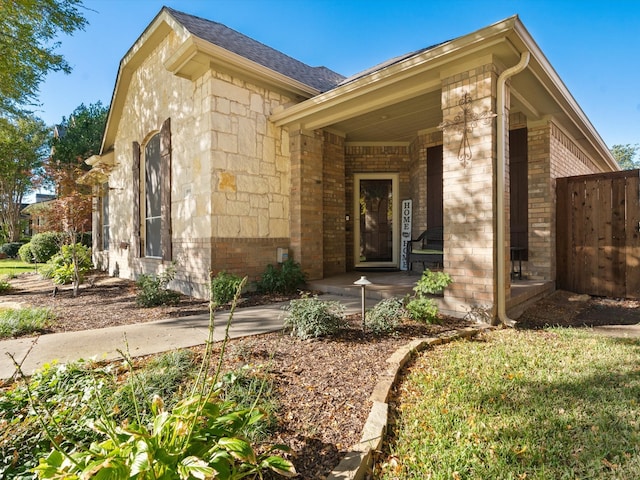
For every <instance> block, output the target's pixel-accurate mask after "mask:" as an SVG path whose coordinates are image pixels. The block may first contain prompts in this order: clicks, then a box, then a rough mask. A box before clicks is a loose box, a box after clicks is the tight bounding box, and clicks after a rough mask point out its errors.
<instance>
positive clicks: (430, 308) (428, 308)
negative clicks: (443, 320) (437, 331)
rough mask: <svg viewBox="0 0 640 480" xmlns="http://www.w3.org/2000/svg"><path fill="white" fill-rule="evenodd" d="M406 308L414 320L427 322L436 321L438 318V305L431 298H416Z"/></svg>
mask: <svg viewBox="0 0 640 480" xmlns="http://www.w3.org/2000/svg"><path fill="white" fill-rule="evenodd" d="M405 308H406V309H407V312H409V317H410V318H412V319H413V320H416V321H419V322H426V323H435V322H437V320H438V306H437V305H436V302H434V301H433V299H431V298H424V297H417V298H414V299H413V300H411V301H409V302H408V303H407V305H406V307H405Z"/></svg>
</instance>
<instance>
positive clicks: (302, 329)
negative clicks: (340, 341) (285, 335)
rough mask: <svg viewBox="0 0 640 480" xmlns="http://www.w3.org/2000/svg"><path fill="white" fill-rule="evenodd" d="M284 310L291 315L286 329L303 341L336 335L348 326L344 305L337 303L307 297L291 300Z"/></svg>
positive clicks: (285, 324)
mask: <svg viewBox="0 0 640 480" xmlns="http://www.w3.org/2000/svg"><path fill="white" fill-rule="evenodd" d="M284 310H286V311H287V312H288V313H289V315H288V316H287V318H286V320H285V322H284V327H285V328H291V335H293V336H296V337H300V338H303V339H307V338H317V337H325V336H328V335H335V334H336V333H337V332H339V331H340V330H341V329H342V328H344V326H345V325H346V321H345V313H344V311H345V308H344V305H342V304H341V303H340V302H337V301H322V300H319V299H318V297H308V296H305V297H303V298H301V299H298V300H291V301H290V302H289V305H287V306H285V307H284Z"/></svg>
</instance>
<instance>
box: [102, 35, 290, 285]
mask: <svg viewBox="0 0 640 480" xmlns="http://www.w3.org/2000/svg"><path fill="white" fill-rule="evenodd" d="M178 44H179V39H178V38H177V37H176V35H175V33H173V32H172V33H170V34H169V36H168V37H167V38H166V39H165V40H163V41H162V42H161V43H160V45H159V46H158V47H157V48H156V49H155V50H154V51H153V52H151V53H150V54H149V56H148V57H147V58H145V59H144V60H143V62H142V63H141V64H140V66H138V67H137V69H136V71H135V72H134V73H133V75H132V78H131V82H130V85H129V87H128V89H127V90H126V92H125V91H124V90H122V91H121V92H120V94H125V93H126V98H125V106H124V109H123V114H122V116H121V118H120V119H119V124H118V131H117V134H116V141H115V146H114V150H115V161H116V164H117V165H118V166H117V168H116V169H115V170H114V172H113V173H112V175H111V177H110V180H109V186H110V187H111V189H112V190H111V196H110V207H111V216H110V220H111V227H110V228H111V239H112V241H111V245H110V250H109V265H108V269H109V272H110V273H112V274H113V273H117V274H118V275H120V276H122V277H125V278H136V277H137V276H138V275H139V274H141V273H156V272H158V271H161V270H162V269H163V268H166V266H167V265H166V264H163V262H162V261H161V260H159V259H151V258H134V255H133V252H134V250H135V249H133V248H131V247H132V246H133V245H135V242H137V239H136V238H133V221H135V220H133V219H132V213H133V211H132V205H133V198H134V195H138V192H134V191H133V179H132V174H131V173H132V157H133V154H132V142H134V141H137V142H139V143H140V144H141V146H142V148H144V142H145V141H146V140H147V139H148V138H150V137H151V136H152V135H153V134H154V133H156V132H157V131H158V130H159V128H160V126H161V125H162V122H163V121H164V120H165V119H166V118H171V143H172V158H171V161H172V172H171V174H172V185H171V212H172V244H173V260H174V261H175V262H176V267H177V278H176V282H175V285H172V287H173V288H177V289H179V290H181V291H183V292H185V293H190V294H195V295H198V296H206V295H207V294H208V287H207V285H208V279H209V272H210V271H213V272H218V271H220V270H227V271H231V272H234V273H237V274H240V275H249V276H250V277H251V279H255V278H257V276H258V275H259V274H260V273H261V272H262V271H264V268H265V267H266V265H267V264H268V263H275V261H276V248H277V247H288V246H289V244H288V242H289V241H288V239H289V235H290V232H289V216H290V197H289V192H290V183H291V171H290V163H289V156H290V154H289V137H288V134H287V133H286V132H285V131H284V130H283V129H279V128H276V127H275V126H273V125H272V124H271V123H270V122H269V120H268V116H269V114H270V112H271V111H272V110H273V109H274V108H275V107H277V106H279V105H281V104H285V103H288V102H290V101H291V99H290V98H288V97H286V96H285V95H282V94H280V93H276V92H273V91H269V90H266V89H265V88H263V87H260V86H257V85H254V84H252V83H250V82H247V81H245V80H243V79H242V78H240V77H237V76H230V75H228V74H225V73H222V72H219V71H214V70H210V71H209V72H207V73H205V74H204V75H202V76H201V77H200V78H198V79H197V80H195V81H191V80H187V79H183V78H179V77H176V76H174V75H172V74H171V73H169V72H168V71H167V70H166V69H165V68H164V66H163V63H164V61H165V59H166V58H168V56H169V55H171V54H172V53H173V50H174V48H175V47H176V46H177V45H178Z"/></svg>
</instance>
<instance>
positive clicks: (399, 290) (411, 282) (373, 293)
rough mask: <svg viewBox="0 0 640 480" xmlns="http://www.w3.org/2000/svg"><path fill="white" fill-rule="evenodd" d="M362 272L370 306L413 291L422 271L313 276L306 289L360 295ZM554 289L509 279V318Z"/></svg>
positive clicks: (548, 284)
mask: <svg viewBox="0 0 640 480" xmlns="http://www.w3.org/2000/svg"><path fill="white" fill-rule="evenodd" d="M363 275H364V276H366V277H367V280H369V281H370V282H371V283H372V284H371V285H369V286H367V287H366V289H365V295H366V299H367V308H371V307H372V306H373V305H375V304H376V303H377V302H379V301H380V300H382V299H384V298H391V297H404V296H405V295H407V294H409V295H411V294H413V287H414V286H415V285H416V282H417V281H418V280H419V279H420V275H421V274H420V273H418V272H405V271H385V272H379V271H378V272H376V271H351V272H346V273H341V274H337V275H332V276H329V277H327V278H323V279H322V280H312V281H310V282H309V283H308V285H307V286H308V287H309V289H312V290H318V291H321V292H324V293H331V294H334V295H343V296H346V297H359V296H360V295H361V287H359V286H357V285H354V284H353V282H355V281H356V280H358V279H359V278H360V277H361V276H363ZM554 290H555V285H554V283H553V282H551V281H541V280H518V279H516V280H512V283H511V292H510V293H511V295H510V298H509V299H507V313H508V314H509V315H510V316H511V318H514V319H517V317H518V316H520V315H521V314H522V312H523V311H524V309H525V308H526V307H527V306H529V305H530V304H532V303H533V302H536V301H537V300H540V299H541V298H543V297H545V296H547V295H549V294H550V293H552V292H553V291H554ZM437 300H439V299H437ZM439 308H440V311H441V312H442V313H444V314H447V315H452V316H460V312H455V311H450V310H448V309H447V308H446V306H445V305H444V302H443V301H441V300H440V301H439Z"/></svg>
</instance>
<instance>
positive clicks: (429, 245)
mask: <svg viewBox="0 0 640 480" xmlns="http://www.w3.org/2000/svg"><path fill="white" fill-rule="evenodd" d="M414 244H415V245H414ZM443 251H444V241H443V232H442V227H432V228H427V229H426V230H425V231H424V232H422V233H421V234H420V236H419V237H418V238H416V239H411V240H409V241H408V242H407V252H406V253H407V262H408V267H409V270H413V263H414V262H420V263H422V268H423V270H424V269H426V268H427V264H432V265H433V266H435V267H442V266H444V252H443Z"/></svg>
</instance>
